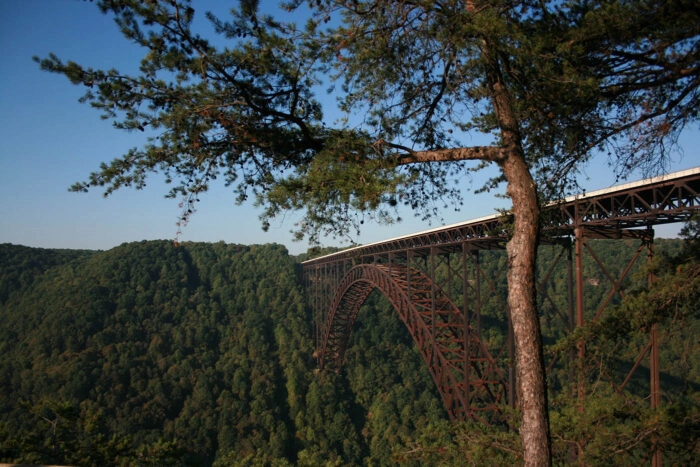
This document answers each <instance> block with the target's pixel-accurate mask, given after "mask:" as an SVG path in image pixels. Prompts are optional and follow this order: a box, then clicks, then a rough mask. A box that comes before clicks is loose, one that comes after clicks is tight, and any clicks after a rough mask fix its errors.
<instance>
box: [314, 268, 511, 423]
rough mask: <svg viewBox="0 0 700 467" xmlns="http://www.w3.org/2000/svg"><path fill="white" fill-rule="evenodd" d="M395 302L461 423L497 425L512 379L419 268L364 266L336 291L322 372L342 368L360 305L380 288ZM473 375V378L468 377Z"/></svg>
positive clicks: (447, 404) (353, 271) (453, 415)
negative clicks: (469, 420)
mask: <svg viewBox="0 0 700 467" xmlns="http://www.w3.org/2000/svg"><path fill="white" fill-rule="evenodd" d="M375 288H376V289H379V290H380V291H381V292H382V293H384V295H385V296H386V297H387V298H388V299H389V301H390V302H391V303H392V305H393V306H394V308H395V309H396V311H397V312H398V314H399V317H400V318H401V320H402V321H403V322H404V323H405V324H406V326H407V328H408V330H409V331H410V333H411V335H412V336H413V339H414V341H415V343H416V346H417V348H418V349H419V350H420V353H421V355H422V357H423V359H424V360H425V362H426V364H427V365H428V368H429V369H430V373H431V375H432V377H433V380H434V381H435V384H436V386H437V388H438V391H439V392H440V395H441V397H442V400H443V402H444V404H445V408H446V409H447V412H448V413H449V415H450V417H451V418H453V419H455V420H466V419H468V418H476V419H479V420H482V421H485V422H492V421H494V420H495V419H496V418H497V417H496V414H498V412H499V411H500V406H501V405H502V404H503V402H504V401H505V400H506V379H505V377H504V375H503V372H502V371H501V369H500V368H499V367H498V365H497V364H496V362H495V360H494V358H493V357H492V356H491V355H490V354H489V352H488V350H487V349H486V347H485V346H484V345H483V344H482V343H481V341H480V340H479V337H478V336H477V335H476V333H474V332H473V330H472V329H471V327H470V326H469V324H468V323H467V322H466V321H465V315H464V313H463V312H462V311H461V310H460V309H459V308H458V307H457V306H455V305H454V303H452V301H451V300H450V299H449V297H448V296H447V295H446V294H445V293H444V291H443V290H442V289H441V288H440V287H439V286H437V285H436V284H435V283H434V282H433V281H432V280H431V279H430V278H429V277H428V276H426V275H425V274H423V272H421V271H419V270H418V269H416V268H410V267H406V266H405V265H398V264H363V265H358V266H355V267H354V268H352V269H351V270H350V271H349V272H348V273H347V275H346V276H345V277H344V278H343V280H342V281H341V282H340V284H339V285H338V287H337V289H336V294H335V297H334V299H333V302H332V305H331V310H330V313H329V314H328V320H327V322H326V326H325V330H326V331H325V333H324V336H323V341H322V345H321V352H320V358H319V365H320V366H321V368H322V369H324V368H325V369H339V368H340V367H341V366H342V364H343V356H344V354H345V350H346V346H347V343H348V339H349V336H350V329H351V328H352V325H353V323H354V322H355V319H356V317H357V313H358V311H359V309H360V306H361V305H362V304H363V303H364V301H365V299H366V298H367V297H368V296H369V294H370V293H371V292H372V290H374V289H375ZM465 376H468V380H466V379H465Z"/></svg>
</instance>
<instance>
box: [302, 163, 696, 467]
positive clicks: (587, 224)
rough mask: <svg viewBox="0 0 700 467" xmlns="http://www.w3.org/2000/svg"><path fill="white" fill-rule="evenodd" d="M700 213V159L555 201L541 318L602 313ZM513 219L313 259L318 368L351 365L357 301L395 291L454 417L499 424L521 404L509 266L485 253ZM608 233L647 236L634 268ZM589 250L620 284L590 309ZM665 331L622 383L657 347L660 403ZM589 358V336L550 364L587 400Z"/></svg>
mask: <svg viewBox="0 0 700 467" xmlns="http://www.w3.org/2000/svg"><path fill="white" fill-rule="evenodd" d="M697 212H700V168H698V169H692V170H689V171H685V172H681V173H678V174H671V175H669V176H665V177H660V178H658V179H653V180H647V181H642V182H636V183H632V184H627V185H623V186H621V187H618V188H614V189H608V190H601V191H600V192H595V193H590V194H588V195H582V196H577V197H572V198H568V199H566V200H563V201H562V202H560V203H553V204H551V205H549V206H546V207H545V209H544V210H543V213H544V218H545V221H544V224H543V238H542V240H543V243H545V244H549V245H558V246H559V247H561V249H560V251H559V253H558V254H557V255H556V257H555V259H554V260H553V262H552V264H550V265H546V266H545V267H543V268H541V270H540V273H539V280H538V292H539V298H538V300H539V307H540V310H543V317H542V319H543V326H546V325H547V322H548V321H547V320H559V319H561V320H563V322H564V324H565V328H566V329H567V330H568V331H569V332H571V331H573V330H574V329H575V327H577V326H582V325H584V324H585V323H586V322H587V321H591V320H597V319H599V318H600V317H601V315H602V314H603V313H604V310H605V309H607V308H608V306H609V305H610V304H611V303H614V302H616V301H619V299H620V297H622V296H623V295H624V293H625V291H624V287H623V282H624V280H625V278H626V277H627V275H628V274H629V272H630V270H631V268H632V266H633V265H634V264H635V263H636V262H637V260H638V259H639V258H641V257H642V254H643V252H644V251H647V256H648V257H649V258H650V257H651V254H652V253H653V250H652V246H653V242H652V240H653V231H652V230H651V226H653V225H659V224H664V223H670V222H681V221H684V220H687V219H689V218H690V217H691V216H692V215H693V214H694V213H697ZM508 223H509V219H508V216H507V215H506V216H503V215H497V216H489V217H485V218H481V219H476V220H474V221H469V222H465V223H461V224H456V225H454V226H448V227H444V228H438V229H433V230H430V231H425V232H419V233H417V234H414V235H409V236H404V237H399V238H395V239H390V240H386V241H384V242H378V243H374V244H371V245H366V246H362V247H356V248H351V249H348V250H344V251H341V252H338V253H334V254H331V255H326V256H323V257H320V258H315V259H312V260H309V261H305V262H304V263H303V272H304V277H305V281H306V290H307V294H308V295H309V303H310V304H311V306H312V308H313V310H314V323H315V329H316V331H315V337H316V342H317V349H318V354H317V358H318V361H319V363H320V365H321V366H322V367H324V368H332V369H339V368H340V367H341V366H342V360H343V355H344V352H345V348H346V346H347V343H348V339H349V336H350V332H351V329H352V326H353V324H354V322H355V319H356V317H357V313H358V311H359V308H360V306H361V305H362V303H363V302H364V301H365V300H366V298H367V297H368V295H369V294H370V293H371V291H372V290H374V289H375V288H376V289H379V290H381V291H382V292H383V293H384V294H385V295H386V296H387V297H388V298H389V300H390V301H391V303H392V305H393V306H394V308H395V309H396V311H397V312H398V313H399V316H400V317H401V319H402V320H403V321H404V323H405V324H406V326H407V327H408V329H409V331H410V333H411V335H412V336H413V339H414V341H415V342H416V344H417V346H418V348H419V349H420V351H421V354H422V355H423V358H424V360H425V361H426V364H427V365H428V368H429V370H430V372H431V374H432V376H433V379H434V380H435V383H436V385H437V387H438V389H439V392H440V394H441V395H442V398H443V402H444V403H445V407H446V409H447V411H448V413H449V414H450V416H451V417H452V418H453V419H460V420H461V419H466V418H477V419H481V420H484V421H490V420H492V419H493V417H492V416H491V415H486V414H487V413H488V414H493V413H497V412H498V408H497V406H498V404H502V403H509V404H510V405H515V404H516V403H517V401H516V396H515V380H514V376H513V375H514V371H513V367H512V362H513V361H514V359H513V344H512V342H513V341H512V330H511V329H510V323H509V313H508V309H507V300H506V293H505V291H506V284H505V266H504V267H502V268H501V269H500V270H496V271H491V270H489V271H485V270H484V268H483V267H482V261H481V259H482V256H483V255H486V254H490V251H492V250H499V249H502V248H503V246H504V245H505V242H506V241H507V225H508ZM600 238H605V239H624V238H627V239H630V238H632V239H638V240H640V246H639V248H638V249H637V250H636V252H635V253H634V254H633V255H632V256H633V257H632V258H631V259H630V261H629V263H628V265H627V267H625V268H624V270H622V271H618V272H613V271H609V270H608V269H607V268H606V267H605V261H604V258H599V257H598V256H597V254H596V253H595V251H594V250H593V249H591V248H590V246H589V243H588V240H589V239H600ZM554 247H556V246H554ZM584 256H586V257H587V258H589V261H593V262H594V263H595V264H597V265H598V267H599V268H600V270H601V271H602V272H603V274H604V276H605V277H606V279H607V281H608V283H609V284H610V289H609V291H608V292H607V294H605V295H604V296H603V298H602V300H601V301H600V303H598V304H596V305H595V306H594V307H592V308H591V309H587V308H586V303H585V302H586V300H585V296H584V289H585V287H584V284H585V281H586V280H587V279H586V278H585V277H584V274H583V272H584V268H583V258H584ZM562 268H564V269H562ZM562 274H563V275H564V276H565V277H566V278H567V280H566V282H567V283H568V292H567V297H568V300H567V302H566V303H565V304H562V303H555V301H554V300H553V299H552V296H551V294H550V293H549V291H548V288H547V287H548V285H547V284H548V282H549V281H550V279H551V278H552V277H556V276H557V275H562ZM650 280H651V278H650ZM552 329H554V328H552ZM656 333H657V330H656V326H653V327H652V329H651V330H650V336H649V343H648V345H647V346H645V347H644V348H643V349H642V350H641V351H640V353H639V357H638V358H637V360H636V362H635V364H634V365H633V367H632V369H630V371H629V374H628V376H627V378H625V380H624V381H623V382H622V383H621V384H619V388H620V390H622V389H623V388H624V387H625V385H626V384H627V382H628V381H629V379H630V377H631V375H632V374H633V373H634V372H635V371H636V369H637V368H638V366H639V365H640V363H641V361H642V360H643V359H645V358H646V357H647V356H649V367H650V379H651V381H650V398H651V404H652V408H656V407H658V406H659V403H660V387H659V368H658V350H659V349H658V343H657V337H656ZM484 336H488V338H485V337H484ZM549 337H550V339H552V338H553V339H558V338H561V337H562V336H549ZM545 338H547V335H546V334H545ZM586 356H587V352H586V346H585V342H579V345H578V349H577V350H575V351H573V352H572V354H571V355H570V356H569V362H561V361H560V362H557V361H556V360H552V361H550V362H549V365H548V373H550V372H551V371H552V369H553V368H555V367H556V366H557V365H567V364H568V365H569V366H568V371H565V374H568V377H567V379H568V382H564V381H559V382H558V383H557V384H559V389H560V390H561V389H565V388H567V387H568V388H570V389H571V390H572V392H573V394H577V395H578V397H579V398H580V400H581V408H582V409H583V401H584V397H585V388H584V379H583V378H584V374H583V372H582V371H581V367H577V365H583V364H584V363H585V359H586ZM565 370H566V368H565ZM560 374H561V373H560ZM653 459H654V465H658V463H659V462H660V453H658V452H655V453H654V455H653Z"/></svg>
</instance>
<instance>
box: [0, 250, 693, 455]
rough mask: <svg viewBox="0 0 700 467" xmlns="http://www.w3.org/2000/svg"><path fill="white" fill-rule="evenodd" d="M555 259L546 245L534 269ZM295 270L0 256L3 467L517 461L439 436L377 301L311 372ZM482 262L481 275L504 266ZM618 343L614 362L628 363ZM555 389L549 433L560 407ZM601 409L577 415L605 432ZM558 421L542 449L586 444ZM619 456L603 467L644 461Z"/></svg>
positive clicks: (683, 354)
mask: <svg viewBox="0 0 700 467" xmlns="http://www.w3.org/2000/svg"><path fill="white" fill-rule="evenodd" d="M615 245H617V246H615ZM619 245H620V243H616V244H612V243H605V242H600V244H599V245H598V248H599V254H600V255H602V256H605V257H608V258H613V263H615V257H616V256H619V257H620V258H621V259H620V260H619V263H620V264H619V265H615V264H613V265H612V266H610V268H611V269H616V268H624V266H623V265H622V264H623V262H624V260H623V259H622V257H623V256H624V255H622V254H621V253H620V251H621V250H623V249H621V248H620V247H619ZM628 247H629V248H632V245H628ZM681 249H682V242H681V241H680V240H663V239H659V240H657V242H656V250H657V252H658V254H660V255H664V254H668V255H674V254H677V253H678V252H679V251H680V250H681ZM553 254H554V253H553V252H549V251H547V249H546V248H543V249H542V251H541V254H540V256H541V257H542V261H546V260H547V259H548V258H549V255H553ZM485 256H486V255H485ZM299 260H300V258H299V257H294V256H291V255H289V253H288V251H287V250H286V248H285V247H283V246H281V245H249V246H244V245H231V244H225V243H223V242H219V243H188V242H185V243H182V244H180V245H179V246H176V245H174V244H173V243H172V242H170V241H144V242H137V243H125V244H123V245H121V246H119V247H116V248H113V249H111V250H107V251H87V250H50V249H38V248H29V247H23V246H18V245H8V244H3V245H0V264H2V268H1V270H0V318H1V319H0V377H1V378H2V381H3V385H2V391H1V393H0V394H1V397H0V462H21V463H35V464H49V463H58V464H70V465H165V464H168V465H212V464H214V465H393V464H395V463H406V464H408V465H411V464H416V465H418V464H421V463H425V462H429V463H443V464H447V465H460V464H463V463H464V462H465V459H467V462H468V463H470V464H478V463H479V462H481V461H483V460H484V459H489V460H490V463H492V464H508V463H509V462H510V463H512V462H514V461H516V462H517V449H518V443H519V439H518V438H517V436H515V435H514V434H513V433H509V432H502V431H499V430H496V431H491V430H489V429H486V428H485V427H476V428H475V427H474V426H469V425H459V426H453V425H451V424H450V423H449V422H448V417H447V415H446V413H445V411H444V409H443V408H442V404H441V401H440V398H439V396H438V395H437V392H436V390H435V387H434V384H433V382H432V380H431V378H430V375H429V373H428V371H427V368H425V364H424V363H423V361H422V360H421V359H420V356H419V354H418V352H417V350H416V349H415V347H414V345H413V342H412V340H411V337H410V335H408V332H407V331H406V329H405V327H404V326H403V324H402V323H401V322H400V321H399V319H398V318H397V316H396V313H394V312H393V310H392V309H391V306H390V305H389V303H388V302H387V301H386V300H385V299H383V298H382V297H381V296H380V295H379V294H376V293H375V294H373V295H371V296H370V299H369V300H368V301H367V303H366V305H365V306H364V307H363V309H362V311H361V313H360V316H359V318H358V322H357V323H356V325H355V328H354V329H353V336H352V342H351V345H350V348H349V349H348V351H347V354H346V360H347V364H346V367H345V369H344V370H343V372H341V373H340V374H335V373H325V372H318V371H316V366H315V361H314V358H313V352H314V344H313V339H312V336H313V326H312V318H311V312H310V310H309V308H308V307H307V305H306V300H305V297H304V290H303V287H302V285H301V284H302V281H301V267H300V264H299ZM484 261H485V263H484V265H483V267H484V269H485V270H486V271H492V272H493V271H495V270H496V269H498V268H499V267H502V261H503V255H502V252H497V253H494V254H493V255H492V257H485V259H484ZM586 267H588V268H589V269H591V270H590V271H589V272H588V274H589V277H591V280H590V281H589V283H588V287H591V288H596V287H598V288H601V289H602V288H603V287H601V285H602V284H603V283H604V281H605V280H606V279H605V277H604V272H602V271H598V272H596V271H595V268H593V266H591V265H589V264H588V263H587V265H586ZM596 281H598V284H596ZM555 288H556V287H555ZM559 292H561V291H559ZM600 293H601V295H602V294H604V291H602V290H601V291H600ZM559 298H561V297H559ZM559 298H557V297H555V298H554V300H558V299H559ZM484 313H485V319H486V321H488V315H489V313H490V311H489V310H485V311H484ZM496 315H497V313H496V311H495V310H494V311H493V316H496ZM691 318H692V319H690V320H689V321H687V322H686V328H687V329H688V330H687V331H686V332H692V330H693V329H696V328H697V313H696V314H695V315H693V316H691ZM552 326H553V325H552ZM678 337H679V336H678V335H676V338H677V340H678V342H679V345H681V343H683V342H686V341H687V339H685V340H684V339H678ZM681 337H682V336H681ZM633 340H634V339H630V342H631V341H633ZM615 345H616V347H615V349H614V351H615V352H617V353H616V355H617V356H618V357H620V358H621V359H628V358H634V357H629V356H628V355H627V353H626V352H627V351H626V350H625V349H624V348H623V347H621V344H619V343H617V344H615ZM684 345H686V347H682V345H681V348H680V349H675V348H666V349H662V352H665V353H664V355H663V356H662V358H663V359H664V360H665V361H668V360H672V359H675V362H676V363H675V366H674V367H673V371H671V372H669V373H666V374H665V375H664V376H665V380H664V384H669V383H668V381H670V382H671V384H674V385H676V386H678V387H677V388H674V390H673V391H670V392H669V393H672V394H682V395H683V397H682V400H683V401H684V402H683V404H681V405H679V406H678V407H676V410H678V411H683V410H685V412H683V413H684V414H685V415H684V416H685V418H690V419H694V418H693V417H696V416H697V414H696V412H697V406H694V407H693V406H692V404H691V405H690V406H688V404H689V402H688V401H694V402H695V403H697V388H698V381H699V379H698V376H697V374H698V368H697V366H696V362H695V360H697V352H694V349H695V348H694V347H692V345H693V344H692V343H691V344H688V343H687V342H686V344H684ZM688 345H690V347H688ZM601 348H604V346H601ZM678 352H680V355H678ZM630 355H631V354H630ZM643 365H644V364H643ZM662 368H663V365H662ZM664 389H666V388H664ZM560 392H561V393H562V394H560V397H559V398H556V399H555V400H554V401H553V402H554V404H553V412H554V414H553V420H555V421H556V420H557V416H559V415H557V414H566V413H567V412H566V411H567V410H568V408H569V405H570V404H569V405H567V403H566V402H565V401H564V398H563V396H564V394H563V393H564V392H565V391H560ZM599 392H601V391H599ZM602 392H605V391H602ZM605 396H606V397H607V399H605V400H606V401H608V402H609V401H610V400H612V399H615V397H618V398H619V395H618V396H616V395H615V394H607V393H606V394H605ZM601 400H602V399H601ZM676 400H677V398H676V397H675V396H674V399H673V401H676ZM596 401H598V399H595V398H592V399H591V402H590V403H591V404H594V403H596ZM615 401H616V402H615V404H618V403H619V404H621V405H622V406H624V405H625V404H627V405H629V404H630V400H629V399H624V398H623V399H622V400H618V399H615ZM634 407H635V410H638V409H637V405H634ZM689 407H690V408H689ZM618 408H619V407H617V406H615V407H614V409H615V410H618ZM596 410H598V412H596ZM601 410H603V409H600V408H598V409H596V407H595V406H593V409H591V410H590V411H588V412H587V416H589V417H593V418H594V417H595V415H594V414H596V413H597V414H598V416H600V417H601V419H602V418H604V417H603V415H601V412H600V411H601ZM611 410H612V409H611ZM693 411H695V412H693ZM693 414H695V415H693ZM638 415H639V416H638V417H637V419H636V420H637V421H638V422H640V423H641V421H643V420H645V419H644V418H643V417H642V415H640V414H638ZM625 417H627V418H626V419H625V420H622V419H620V423H618V424H613V425H611V426H615V427H617V428H615V429H614V430H613V429H612V428H610V430H611V431H610V432H609V433H607V434H608V435H610V436H613V435H615V432H617V435H616V436H622V435H625V436H627V437H626V438H625V439H629V438H634V436H639V433H637V432H634V431H633V432H631V433H627V432H624V431H625V430H628V431H629V430H635V429H636V428H635V427H636V426H637V425H635V423H636V422H635V423H633V422H634V420H635V419H634V416H630V415H629V414H627V415H625ZM630 420H632V421H630ZM565 421H566V420H564V421H560V422H558V423H559V425H556V426H555V428H554V429H553V431H555V433H554V435H555V436H554V437H555V446H560V447H561V445H562V443H564V444H565V443H567V442H570V441H571V440H570V439H569V438H570V437H571V436H581V437H582V438H584V437H586V436H589V435H590V433H587V432H582V433H576V432H575V431H576V430H579V431H585V430H582V429H581V428H576V427H571V426H567V425H566V423H565ZM596 423H601V422H600V420H597V422H596ZM678 423H679V424H680V425H679V426H683V427H686V424H684V423H682V421H679V422H678ZM606 426H607V425H606ZM557 427H560V428H557ZM574 428H575V429H574ZM615 430H616V431H615ZM620 432H624V433H622V434H620ZM557 436H559V437H561V438H562V439H563V440H564V441H561V442H560V443H559V444H557ZM674 436H675V435H674ZM678 436H680V435H678ZM596 441H597V438H594V439H593V441H590V442H589V445H591V449H590V450H589V451H590V453H589V454H590V455H591V456H593V457H591V459H596V457H595V456H603V455H604V453H600V452H598V453H596V452H594V451H595V442H596ZM681 441H683V439H681V440H680V441H678V440H676V441H675V442H676V443H680V442H681ZM669 443H670V444H673V443H671V441H669ZM641 444H643V442H642V443H641ZM562 449H564V448H562ZM630 449H631V451H632V454H625V453H622V454H618V457H617V458H614V457H613V458H612V459H617V460H620V459H622V460H627V461H629V460H630V459H635V458H637V457H639V456H643V450H642V451H640V452H641V453H640V452H637V453H634V452H633V451H634V449H632V448H630ZM601 450H602V449H598V451H601ZM696 450H697V447H696V446H695V445H693V444H692V443H691V447H689V448H687V453H684V452H681V453H680V454H679V453H675V454H673V452H674V451H671V453H672V454H673V455H675V456H677V458H678V459H681V460H682V459H683V458H684V456H685V455H690V456H692V453H693V451H696ZM563 452H564V454H560V457H559V458H560V459H566V458H567V457H566V453H565V451H563ZM555 454H556V453H555ZM620 456H622V457H620ZM601 459H604V457H601Z"/></svg>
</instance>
